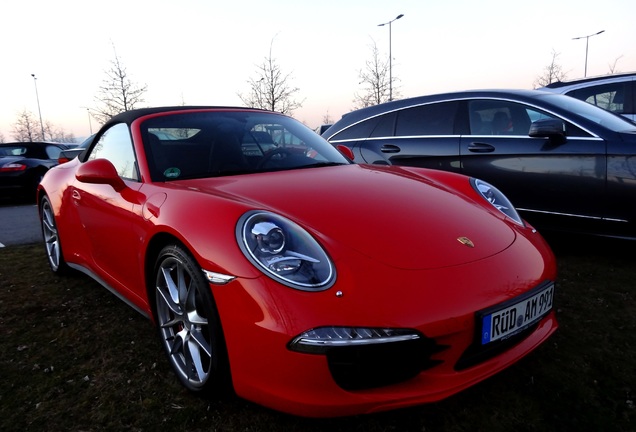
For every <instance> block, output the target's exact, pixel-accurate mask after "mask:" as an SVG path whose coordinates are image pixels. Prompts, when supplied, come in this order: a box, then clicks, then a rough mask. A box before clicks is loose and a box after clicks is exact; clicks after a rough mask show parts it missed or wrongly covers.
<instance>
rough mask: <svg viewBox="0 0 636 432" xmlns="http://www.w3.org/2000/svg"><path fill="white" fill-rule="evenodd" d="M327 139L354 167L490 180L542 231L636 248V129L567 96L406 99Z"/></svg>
mask: <svg viewBox="0 0 636 432" xmlns="http://www.w3.org/2000/svg"><path fill="white" fill-rule="evenodd" d="M323 137H324V138H326V139H327V140H328V141H330V142H331V143H332V144H334V145H339V144H344V145H346V146H347V147H349V148H351V150H352V151H353V153H354V160H355V161H356V162H360V163H372V164H391V165H403V166H413V167H426V168H434V169H439V170H447V171H454V172H459V173H463V174H466V175H469V176H473V177H477V178H480V179H483V180H486V181H487V182H490V183H492V184H494V185H495V186H497V187H498V188H499V189H501V191H502V192H504V193H505V194H506V195H507V196H508V197H509V198H510V200H511V201H512V203H513V204H514V205H515V206H516V207H517V209H518V210H520V211H521V212H522V214H523V216H524V217H525V218H526V219H527V220H528V221H529V222H530V223H532V224H533V225H535V226H536V227H538V228H544V229H554V230H561V231H564V230H565V231H576V232H585V233H592V234H601V235H612V236H621V237H632V238H636V125H635V124H634V123H631V122H630V121H629V120H627V119H625V118H623V117H621V116H618V115H616V114H612V113H610V112H608V111H605V110H603V109H601V108H598V107H596V106H594V105H591V104H588V103H585V102H582V101H580V100H578V99H574V98H571V97H569V96H565V95H561V94H554V93H549V92H543V91H537V90H510V91H506V90H484V91H466V92H458V93H447V94H440V95H434V96H422V97H416V98H411V99H403V100H399V101H393V102H388V103H384V104H381V105H376V106H372V107H369V108H364V109H361V110H357V111H354V112H351V113H349V114H345V115H344V116H343V118H342V119H341V120H340V121H338V122H337V123H335V124H334V125H333V126H332V127H331V128H329V129H328V130H327V131H325V133H324V134H323ZM431 205H435V203H431Z"/></svg>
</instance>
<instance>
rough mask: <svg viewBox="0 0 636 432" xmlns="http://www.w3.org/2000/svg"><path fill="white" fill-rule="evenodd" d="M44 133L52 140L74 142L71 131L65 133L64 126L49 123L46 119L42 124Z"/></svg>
mask: <svg viewBox="0 0 636 432" xmlns="http://www.w3.org/2000/svg"><path fill="white" fill-rule="evenodd" d="M44 134H45V135H47V136H48V137H49V140H50V141H53V142H60V143H72V142H75V135H73V133H66V131H65V130H64V128H61V127H57V126H54V125H52V124H51V122H48V121H47V122H46V123H45V124H44Z"/></svg>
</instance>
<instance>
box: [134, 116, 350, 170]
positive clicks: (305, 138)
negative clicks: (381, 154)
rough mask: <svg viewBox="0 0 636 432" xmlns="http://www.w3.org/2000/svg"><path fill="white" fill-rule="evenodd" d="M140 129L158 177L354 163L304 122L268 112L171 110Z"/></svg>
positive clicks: (149, 121) (152, 166)
mask: <svg viewBox="0 0 636 432" xmlns="http://www.w3.org/2000/svg"><path fill="white" fill-rule="evenodd" d="M141 133H142V136H143V138H144V148H145V149H146V154H147V155H148V165H149V167H150V170H151V175H152V178H153V180H155V181H170V180H182V179H187V178H203V177H215V176H226V175H238V174H247V173H255V172H264V171H277V170H289V169H298V168H309V167H317V166H325V165H334V164H348V163H350V162H349V161H348V160H347V159H346V158H345V157H344V156H343V155H342V154H341V153H340V152H338V151H337V150H336V149H335V148H334V147H333V146H332V145H331V144H329V143H328V142H327V141H325V140H324V139H323V138H321V137H320V136H319V135H318V134H316V133H315V132H314V131H312V130H311V129H309V128H308V127H306V126H305V125H303V124H302V123H300V122H298V121H296V120H294V119H292V118H289V117H286V116H284V115H278V114H273V113H267V112H263V113H260V112H247V111H239V110H237V111H191V112H173V113H169V114H166V115H161V116H158V117H153V118H151V119H148V120H146V121H144V122H143V123H142V124H141Z"/></svg>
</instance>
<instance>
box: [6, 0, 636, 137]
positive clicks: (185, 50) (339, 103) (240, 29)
mask: <svg viewBox="0 0 636 432" xmlns="http://www.w3.org/2000/svg"><path fill="white" fill-rule="evenodd" d="M399 14H404V17H403V18H401V19H400V20H398V21H395V22H393V24H392V26H391V29H392V54H393V76H394V77H396V78H398V79H399V83H398V84H397V86H396V87H395V88H396V90H397V91H399V93H400V94H401V96H402V97H412V96H419V95H425V94H434V93H440V92H446V91H459V90H466V89H478V88H532V86H533V82H534V81H535V79H536V78H537V77H538V76H539V75H541V74H542V72H543V69H544V68H545V67H546V66H547V65H549V64H550V62H551V61H552V52H553V51H555V52H557V53H559V56H558V58H557V62H558V63H559V64H560V65H561V66H562V68H563V70H564V71H565V72H567V76H568V78H570V79H574V78H579V77H582V76H583V74H584V68H585V45H586V41H585V39H581V40H573V38H575V37H579V36H587V35H591V34H593V33H596V32H598V31H601V30H605V32H604V33H602V34H600V35H598V36H592V37H590V38H589V53H588V64H587V75H588V76H595V75H605V74H607V73H609V71H610V67H612V66H613V65H614V64H615V65H616V69H617V70H618V71H620V72H630V71H636V25H634V17H635V16H636V1H634V0H604V1H599V0H593V1H590V0H535V1H533V2H519V1H511V0H443V1H442V0H437V1H434V0H390V1H389V0H383V1H381V0H319V1H318V0H271V1H267V0H228V1H223V2H221V1H218V0H179V1H175V0H126V1H123V0H107V1H101V2H99V1H91V0H2V2H1V3H0V41H1V45H0V46H1V47H2V52H1V54H0V58H1V59H2V66H1V67H0V78H1V79H0V133H2V134H3V135H4V138H5V141H11V140H13V137H12V131H13V127H12V125H13V123H15V121H16V119H17V117H18V114H19V113H20V112H22V111H23V110H25V109H26V110H27V111H30V112H32V113H33V114H34V115H35V117H36V119H37V118H38V105H37V100H36V92H35V83H34V80H33V77H32V76H31V74H35V76H36V77H37V81H36V82H37V91H38V94H39V100H40V108H41V113H42V118H43V119H44V121H45V122H47V121H48V122H50V123H51V124H53V125H54V126H56V127H61V128H63V129H64V130H65V131H66V132H67V133H73V134H74V135H75V136H76V137H78V138H79V137H84V136H87V135H88V134H89V132H90V127H91V126H92V128H93V131H94V132H95V131H96V130H97V129H98V127H99V125H98V124H97V123H96V122H95V120H94V119H91V121H90V122H89V118H88V113H87V107H93V106H94V105H95V101H94V97H95V96H96V94H97V90H98V88H99V86H100V84H101V83H102V81H103V80H104V78H105V77H106V75H105V71H106V70H108V69H109V67H110V61H111V60H113V59H114V56H115V54H114V52H113V45H114V46H115V48H116V50H117V55H118V56H119V58H120V60H121V61H122V63H123V65H124V66H125V67H126V70H127V73H128V75H129V77H130V78H131V80H132V81H134V82H136V83H138V84H145V85H147V87H148V91H147V93H146V94H145V100H146V101H145V103H144V104H143V106H164V105H181V104H183V103H185V104H188V105H232V106H238V105H241V104H242V102H241V100H240V99H239V97H238V95H237V93H239V92H241V93H247V92H248V90H249V87H248V84H247V82H248V80H249V79H250V78H254V77H256V76H258V73H257V65H258V64H260V63H261V62H262V61H263V59H264V58H265V57H267V56H268V55H269V49H270V43H271V42H272V40H273V52H272V53H273V58H274V59H275V60H276V61H277V63H278V64H279V66H280V67H281V69H282V71H283V72H284V73H289V74H291V84H292V85H293V86H295V87H298V88H299V89H300V91H299V93H298V94H297V98H298V99H299V100H304V102H303V106H302V108H300V109H298V110H296V111H295V112H294V117H295V118H297V119H298V120H300V121H302V122H304V123H305V124H307V125H308V126H310V127H311V128H314V127H316V126H318V125H319V124H320V123H321V121H322V119H323V117H324V116H325V115H327V114H328V115H329V117H331V119H333V120H337V119H339V118H340V117H341V116H342V115H343V114H345V113H347V112H349V111H351V109H352V107H353V105H354V104H353V99H354V94H355V93H356V92H360V91H361V90H362V88H361V86H360V85H359V81H360V79H359V77H358V75H359V71H360V70H361V69H363V68H364V67H365V62H366V61H367V60H369V59H370V57H371V50H370V45H371V44H372V42H373V41H375V42H376V44H377V46H378V48H379V50H380V52H381V53H382V55H385V56H386V57H387V58H388V52H389V27H388V26H384V27H379V26H378V24H380V23H383V22H387V21H389V20H392V19H393V18H395V17H396V16H397V15H399ZM140 107H141V106H140Z"/></svg>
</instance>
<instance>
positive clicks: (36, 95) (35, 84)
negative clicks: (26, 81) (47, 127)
mask: <svg viewBox="0 0 636 432" xmlns="http://www.w3.org/2000/svg"><path fill="white" fill-rule="evenodd" d="M31 76H32V77H33V85H34V86H35V99H36V100H37V102H38V114H39V115H40V128H41V130H42V141H44V123H42V111H41V110H40V96H39V95H38V82H37V78H36V77H35V74H31Z"/></svg>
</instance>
